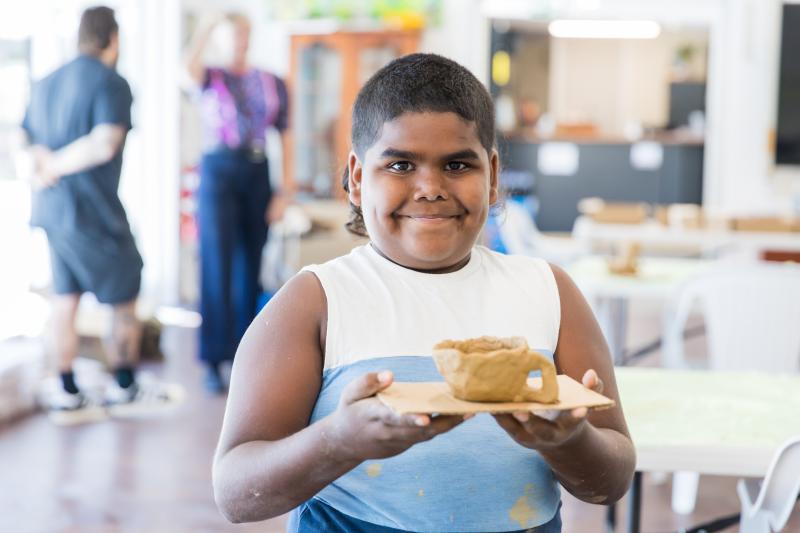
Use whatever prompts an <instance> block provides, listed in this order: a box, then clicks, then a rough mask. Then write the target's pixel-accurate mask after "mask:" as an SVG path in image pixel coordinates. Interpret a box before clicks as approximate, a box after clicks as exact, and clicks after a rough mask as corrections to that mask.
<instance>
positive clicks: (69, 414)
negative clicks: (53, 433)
mask: <svg viewBox="0 0 800 533" xmlns="http://www.w3.org/2000/svg"><path fill="white" fill-rule="evenodd" d="M40 403H41V404H42V406H43V407H44V408H45V409H47V416H48V418H50V420H51V421H52V422H53V423H54V424H57V425H59V426H74V425H77V424H86V423H89V422H101V421H103V420H106V419H107V418H108V413H107V412H106V410H105V408H104V407H103V406H102V405H100V404H98V403H97V402H95V401H93V400H92V399H91V398H89V397H87V396H86V395H84V394H83V393H80V392H79V393H78V394H70V393H68V392H67V391H65V390H64V389H57V390H51V391H47V392H46V393H45V394H43V395H42V397H41V398H40Z"/></svg>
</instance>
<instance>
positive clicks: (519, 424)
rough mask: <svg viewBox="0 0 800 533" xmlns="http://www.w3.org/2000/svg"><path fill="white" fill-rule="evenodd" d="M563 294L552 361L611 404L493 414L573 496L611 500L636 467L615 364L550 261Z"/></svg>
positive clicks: (574, 291)
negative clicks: (547, 415) (552, 414)
mask: <svg viewBox="0 0 800 533" xmlns="http://www.w3.org/2000/svg"><path fill="white" fill-rule="evenodd" d="M552 269H553V274H554V275H555V279H556V283H557V285H558V292H559V297H560V299H561V329H560V331H559V335H558V346H557V348H556V352H555V362H556V368H557V369H558V372H559V373H561V374H567V375H568V376H570V377H572V378H573V379H576V380H578V381H582V382H583V384H584V385H585V386H587V387H589V388H592V389H595V390H597V391H599V392H602V393H603V394H604V395H606V396H608V397H609V398H611V399H613V400H614V401H615V402H616V405H615V406H614V407H613V408H611V409H605V410H597V411H591V412H588V413H587V410H586V409H585V408H580V409H575V410H573V411H571V412H563V413H562V414H561V415H559V416H558V418H556V419H555V420H552V421H550V420H545V419H543V418H540V417H538V416H529V415H527V414H517V415H516V416H512V415H504V416H496V418H497V420H498V423H500V425H501V426H502V427H503V428H504V429H505V430H506V431H507V432H508V433H509V434H510V435H511V436H512V437H513V438H514V439H515V440H516V441H517V442H519V443H520V444H522V445H523V446H527V447H530V448H533V449H535V450H537V451H538V452H539V453H540V454H541V455H542V457H544V459H545V460H546V461H547V462H548V464H549V465H550V467H551V468H552V469H553V472H554V473H555V475H556V477H557V478H558V480H559V481H560V482H561V484H562V485H563V486H564V487H565V488H566V489H567V490H568V491H569V492H570V493H571V494H572V495H574V496H575V497H577V498H579V499H581V500H583V501H586V502H589V503H595V504H610V503H613V502H615V501H617V500H619V499H620V498H621V497H622V496H623V495H624V494H625V492H626V491H627V489H628V486H629V485H630V481H631V479H632V477H633V472H634V470H635V467H636V455H635V451H634V448H633V443H632V442H631V439H630V435H629V433H628V428H627V426H626V424H625V418H624V416H623V414H622V406H621V404H620V400H619V393H618V391H617V384H616V381H615V379H614V367H613V364H612V363H611V356H610V354H609V351H608V346H607V345H606V342H605V339H604V337H603V333H602V332H601V331H600V327H599V326H598V325H597V321H596V320H595V319H594V315H593V314H592V311H591V309H590V308H589V305H588V304H587V303H586V300H585V299H584V298H583V295H582V294H581V292H580V290H578V288H577V287H576V286H575V283H574V282H573V281H572V280H571V279H570V277H569V276H568V275H567V274H566V272H564V271H563V270H562V269H560V268H559V267H557V266H552Z"/></svg>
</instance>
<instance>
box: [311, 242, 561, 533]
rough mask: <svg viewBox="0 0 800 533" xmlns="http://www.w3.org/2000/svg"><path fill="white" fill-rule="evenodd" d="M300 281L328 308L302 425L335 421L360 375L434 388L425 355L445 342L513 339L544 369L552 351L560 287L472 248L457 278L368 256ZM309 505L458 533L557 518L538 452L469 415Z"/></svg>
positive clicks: (537, 270) (364, 251)
mask: <svg viewBox="0 0 800 533" xmlns="http://www.w3.org/2000/svg"><path fill="white" fill-rule="evenodd" d="M305 270H308V271H310V272H312V273H314V274H315V275H316V276H317V278H318V279H319V281H320V283H321V285H322V288H323V289H324V291H325V296H326V298H327V306H328V307H327V316H328V325H327V337H326V343H325V364H324V371H323V383H322V389H321V391H320V394H319V397H318V399H317V404H316V406H315V408H314V412H313V413H312V418H311V422H312V423H313V422H314V421H316V420H319V419H321V418H323V417H325V416H327V415H328V414H330V413H331V412H332V411H333V410H335V409H336V406H337V404H338V401H339V396H340V394H341V391H342V389H343V388H344V386H345V385H347V383H349V382H350V381H352V379H354V378H356V377H357V376H359V375H362V374H364V373H366V372H374V371H379V370H392V371H393V372H394V374H395V381H441V379H442V378H441V376H440V375H439V374H438V372H437V370H436V367H435V365H434V363H433V359H432V357H431V350H432V347H433V345H434V344H436V343H437V342H439V341H442V340H444V339H465V338H471V337H479V336H481V335H493V336H498V337H511V336H521V337H524V338H525V339H527V341H528V345H529V346H530V347H531V348H533V349H535V350H537V351H539V352H541V353H543V354H546V355H549V356H550V357H552V355H553V353H554V352H555V349H556V344H557V342H558V332H559V326H560V318H561V312H560V301H559V295H558V287H557V285H556V281H555V278H554V276H553V272H552V270H551V268H550V266H549V265H548V264H547V263H546V262H545V261H543V260H541V259H536V258H530V257H522V256H508V255H503V254H498V253H496V252H492V251H490V250H488V249H487V248H484V247H482V246H476V247H475V248H473V250H472V253H471V256H470V259H469V262H468V263H467V264H466V265H465V266H464V267H463V268H461V269H460V270H458V271H455V272H451V273H446V274H428V273H422V272H417V271H414V270H410V269H407V268H404V267H402V266H400V265H397V264H395V263H393V262H391V261H389V260H388V259H386V258H384V257H383V256H381V255H380V254H379V253H378V252H377V251H376V250H375V249H374V248H373V247H372V246H371V245H370V244H367V245H364V246H361V247H358V248H356V249H354V250H353V251H352V252H351V253H350V254H348V255H346V256H342V257H339V258H337V259H334V260H332V261H329V262H327V263H324V264H322V265H311V266H308V267H306V268H305ZM374 463H378V464H379V465H380V466H372V465H373V464H374ZM375 472H380V475H377V476H376V475H374V474H375ZM315 498H317V499H319V500H321V501H322V502H324V503H326V504H328V505H330V506H332V507H334V508H335V509H337V510H338V511H340V512H342V513H344V514H346V515H349V516H352V517H355V518H358V519H360V520H363V521H366V522H370V523H374V524H378V525H382V526H386V527H394V528H398V529H401V530H408V531H453V532H456V531H458V532H461V531H463V532H467V531H516V530H520V529H526V528H531V527H535V526H539V525H542V524H545V523H547V522H548V521H550V520H551V519H553V518H554V516H555V514H556V512H557V511H558V505H559V501H560V493H559V489H558V485H557V483H556V481H555V479H554V477H553V475H552V471H551V470H550V468H549V466H548V465H547V464H546V463H545V461H544V460H543V459H542V458H541V456H540V455H539V454H538V453H537V452H535V451H533V450H530V449H527V448H524V447H522V446H520V445H519V444H517V443H516V442H514V441H513V440H512V439H511V437H509V436H508V435H507V434H506V433H505V431H503V430H502V428H500V427H499V426H498V425H497V423H496V422H495V420H494V419H493V418H492V417H491V416H489V415H479V416H476V417H475V418H473V419H470V420H468V421H466V422H464V423H463V424H461V425H460V426H458V427H456V428H455V429H454V430H452V431H450V432H448V433H445V434H443V435H440V436H439V437H436V438H435V439H433V440H431V441H428V442H424V443H421V444H418V445H415V446H413V447H412V448H410V449H409V450H407V451H406V452H404V453H402V454H400V455H398V456H396V457H392V458H389V459H384V460H379V461H367V462H365V463H364V464H362V465H361V466H359V467H358V468H356V469H354V470H352V471H351V472H349V473H347V474H345V475H344V476H342V477H341V478H339V479H338V480H336V481H335V482H333V483H332V484H331V485H329V486H328V487H326V488H325V489H323V490H322V491H321V492H320V493H318V494H317V495H316V496H315ZM301 507H302V506H301ZM298 509H299V510H300V508H298ZM519 509H525V511H526V512H525V513H520V512H519Z"/></svg>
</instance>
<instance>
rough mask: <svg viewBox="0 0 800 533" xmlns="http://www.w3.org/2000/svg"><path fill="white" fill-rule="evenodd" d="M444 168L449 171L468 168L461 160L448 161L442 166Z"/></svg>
mask: <svg viewBox="0 0 800 533" xmlns="http://www.w3.org/2000/svg"><path fill="white" fill-rule="evenodd" d="M444 168H445V170H450V171H456V172H457V171H459V170H466V169H468V168H469V165H467V164H466V163H464V162H462V161H450V162H449V163H447V164H446V165H445V166H444Z"/></svg>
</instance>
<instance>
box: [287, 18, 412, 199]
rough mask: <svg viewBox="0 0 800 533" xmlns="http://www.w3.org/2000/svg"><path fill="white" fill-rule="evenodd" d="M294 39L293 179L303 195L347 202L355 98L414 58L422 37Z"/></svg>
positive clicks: (406, 33) (395, 33)
mask: <svg viewBox="0 0 800 533" xmlns="http://www.w3.org/2000/svg"><path fill="white" fill-rule="evenodd" d="M290 39H291V57H290V61H291V63H290V66H289V78H288V80H287V81H288V86H289V95H290V105H291V119H290V123H291V134H290V136H289V144H290V146H289V154H290V155H291V157H290V161H289V166H288V168H287V173H288V178H289V180H291V182H292V183H294V184H295V186H296V187H297V189H298V190H299V191H301V192H306V193H308V194H311V195H313V196H315V197H337V198H342V197H344V191H342V189H341V175H342V171H343V169H344V166H345V164H346V162H347V154H348V153H349V151H350V113H351V110H352V105H353V102H354V101H355V98H356V95H357V94H358V91H359V89H360V88H361V86H362V85H363V84H364V82H366V81H367V80H368V79H369V77H370V76H372V74H374V73H375V72H376V71H377V70H378V69H379V68H381V67H382V66H383V65H385V64H386V63H388V62H389V61H391V60H392V59H394V58H396V57H399V56H401V55H405V54H410V53H413V52H415V51H416V50H417V46H418V43H419V32H418V31H411V30H385V31H374V32H372V31H371V32H352V31H337V32H333V33H321V34H310V33H309V34H299V33H298V34H293V35H292V36H291V38H290Z"/></svg>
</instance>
